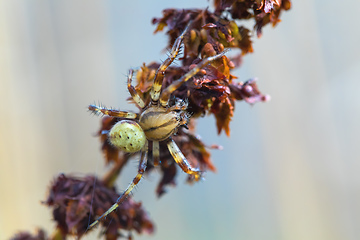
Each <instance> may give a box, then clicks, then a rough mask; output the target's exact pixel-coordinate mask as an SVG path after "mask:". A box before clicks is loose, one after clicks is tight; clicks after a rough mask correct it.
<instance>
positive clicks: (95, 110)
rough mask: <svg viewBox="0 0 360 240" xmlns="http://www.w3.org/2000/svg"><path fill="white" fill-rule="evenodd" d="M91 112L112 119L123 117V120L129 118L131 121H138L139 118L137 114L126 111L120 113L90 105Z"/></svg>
mask: <svg viewBox="0 0 360 240" xmlns="http://www.w3.org/2000/svg"><path fill="white" fill-rule="evenodd" d="M89 110H90V111H92V112H93V113H95V114H101V113H102V114H104V115H108V116H111V117H122V118H129V119H137V118H138V117H139V116H138V114H136V113H132V112H126V111H119V110H115V109H109V108H105V107H98V106H95V105H89Z"/></svg>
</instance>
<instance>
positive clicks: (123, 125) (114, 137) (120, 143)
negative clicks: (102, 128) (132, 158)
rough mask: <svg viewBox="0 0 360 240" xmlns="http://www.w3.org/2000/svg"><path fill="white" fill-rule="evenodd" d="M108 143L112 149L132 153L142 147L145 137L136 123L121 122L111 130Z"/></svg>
mask: <svg viewBox="0 0 360 240" xmlns="http://www.w3.org/2000/svg"><path fill="white" fill-rule="evenodd" d="M109 141H110V143H111V144H112V145H113V146H114V147H116V148H120V149H121V150H123V151H125V152H129V153H133V152H138V151H140V150H141V149H142V148H143V147H144V145H145V141H146V136H145V133H144V131H143V130H142V129H141V127H140V125H139V124H138V123H137V122H135V121H130V120H121V121H119V122H117V123H116V124H115V125H114V126H113V127H112V128H111V130H110V132H109Z"/></svg>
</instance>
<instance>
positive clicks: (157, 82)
mask: <svg viewBox="0 0 360 240" xmlns="http://www.w3.org/2000/svg"><path fill="white" fill-rule="evenodd" d="M189 25H190V23H189V24H188V25H187V26H186V28H185V30H184V31H183V32H182V33H181V35H180V36H179V37H178V38H177V39H176V40H175V42H174V45H173V47H172V49H171V52H170V56H169V57H168V58H167V59H166V60H165V61H164V62H163V63H162V64H161V65H160V67H159V68H158V70H157V71H156V73H155V77H154V83H153V85H152V87H151V91H150V97H151V102H152V103H155V102H157V101H158V100H159V96H160V91H161V86H162V82H163V79H164V76H165V70H166V69H167V68H168V67H169V66H170V64H171V63H172V62H173V61H174V60H175V58H176V56H177V55H178V54H179V52H180V46H181V43H182V41H183V39H184V36H185V33H186V32H187V30H188V28H189Z"/></svg>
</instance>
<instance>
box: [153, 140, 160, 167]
mask: <svg viewBox="0 0 360 240" xmlns="http://www.w3.org/2000/svg"><path fill="white" fill-rule="evenodd" d="M152 154H153V160H154V166H157V165H159V163H160V144H159V142H158V141H153V151H152Z"/></svg>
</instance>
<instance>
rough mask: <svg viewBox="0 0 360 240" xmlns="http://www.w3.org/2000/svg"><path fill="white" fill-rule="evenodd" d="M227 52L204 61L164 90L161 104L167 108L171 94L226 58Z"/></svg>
mask: <svg viewBox="0 0 360 240" xmlns="http://www.w3.org/2000/svg"><path fill="white" fill-rule="evenodd" d="M227 51H228V50H224V51H223V52H221V53H219V54H217V55H215V56H211V57H208V58H205V59H203V60H202V61H201V62H200V63H199V64H198V65H196V67H194V68H193V69H191V70H190V71H189V72H188V73H186V74H185V75H184V76H182V77H181V78H180V79H178V80H176V81H174V82H173V83H172V84H170V85H169V86H168V87H167V88H166V89H164V90H163V91H162V93H161V96H160V104H161V105H162V106H164V107H165V106H167V105H168V102H169V98H170V95H171V93H173V92H174V91H175V90H176V89H178V88H179V87H180V86H181V85H182V84H183V83H184V82H186V81H187V80H189V79H190V78H192V77H193V76H195V75H196V74H197V73H198V72H199V71H200V70H201V69H202V68H203V67H205V66H206V65H208V64H209V63H210V62H212V61H214V60H216V59H218V58H221V57H222V56H224V54H225V53H226V52H227Z"/></svg>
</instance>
